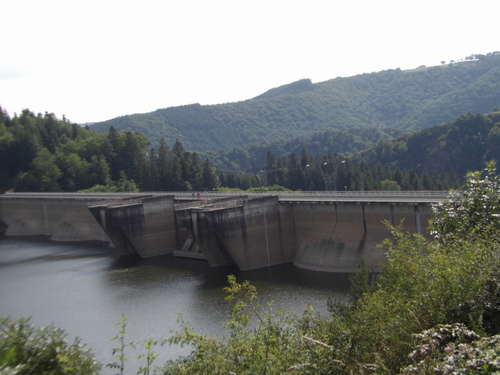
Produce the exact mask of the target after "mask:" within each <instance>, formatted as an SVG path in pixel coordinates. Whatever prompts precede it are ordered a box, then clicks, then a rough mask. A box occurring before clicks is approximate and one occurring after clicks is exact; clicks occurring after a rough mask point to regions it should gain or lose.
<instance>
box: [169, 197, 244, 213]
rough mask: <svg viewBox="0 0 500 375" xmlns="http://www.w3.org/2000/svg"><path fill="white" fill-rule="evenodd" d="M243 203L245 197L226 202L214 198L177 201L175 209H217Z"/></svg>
mask: <svg viewBox="0 0 500 375" xmlns="http://www.w3.org/2000/svg"><path fill="white" fill-rule="evenodd" d="M242 205H243V199H232V200H230V201H224V202H213V201H212V200H203V201H189V202H185V203H176V204H175V205H174V209H175V210H176V211H177V210H186V209H192V208H196V209H205V210H217V209H221V208H230V207H238V206H242Z"/></svg>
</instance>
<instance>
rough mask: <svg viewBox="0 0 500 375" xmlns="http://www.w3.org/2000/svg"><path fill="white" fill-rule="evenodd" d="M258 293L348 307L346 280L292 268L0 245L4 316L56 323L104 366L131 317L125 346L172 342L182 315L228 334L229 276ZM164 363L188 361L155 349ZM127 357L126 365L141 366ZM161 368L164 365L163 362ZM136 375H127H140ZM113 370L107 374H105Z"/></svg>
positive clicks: (278, 304)
mask: <svg viewBox="0 0 500 375" xmlns="http://www.w3.org/2000/svg"><path fill="white" fill-rule="evenodd" d="M229 274H235V275H236V277H237V279H238V281H240V282H241V281H243V280H249V281H250V282H251V283H252V284H254V285H255V286H256V287H257V290H258V293H259V303H260V304H262V305H265V304H267V303H268V302H270V301H273V306H274V307H275V308H282V307H283V308H286V309H288V310H290V311H293V312H297V313H300V312H301V311H302V310H303V309H304V307H305V306H306V305H307V304H311V305H313V306H314V307H315V308H316V309H317V310H318V311H320V312H321V313H322V314H327V313H328V312H327V300H328V299H329V298H331V299H339V300H345V299H346V298H347V295H348V291H349V282H348V276H347V275H345V274H330V273H322V272H314V271H306V270H301V269H298V268H296V267H294V266H293V265H292V264H287V265H282V266H275V267H271V268H266V269H262V270H257V271H250V272H240V271H238V270H237V269H235V268H232V267H222V268H211V267H210V266H208V264H207V263H206V262H205V261H202V260H193V259H182V258H176V257H173V256H161V257H156V258H150V259H139V258H137V257H125V258H124V257H117V256H116V255H115V254H114V253H113V250H112V249H111V248H110V247H108V246H103V245H96V244H81V243H80V244H75V243H73V244H70V243H59V242H50V241H43V240H34V239H18V238H16V239H12V238H5V237H4V238H2V239H0V316H10V317H11V318H13V319H16V318H19V317H23V316H30V317H31V319H32V322H33V323H34V324H35V325H36V326H42V325H47V324H50V323H54V324H55V326H57V327H60V328H63V329H64V330H65V331H66V332H67V334H68V337H69V339H72V338H73V337H75V336H78V337H80V338H81V339H82V341H83V342H84V343H86V344H87V345H88V346H90V347H91V348H92V350H93V352H94V354H95V355H96V358H97V359H98V360H99V361H100V362H101V363H102V364H103V365H106V364H108V363H110V362H113V361H114V359H113V357H112V349H113V348H114V347H116V341H113V340H111V338H113V337H114V336H116V334H117V333H118V329H119V328H118V327H117V326H116V323H117V322H118V321H120V320H121V316H122V314H125V315H126V317H127V324H128V326H127V333H126V339H127V340H129V341H136V342H137V341H143V340H146V339H148V338H160V337H166V336H168V335H169V332H170V331H171V330H174V329H176V328H178V322H177V319H178V316H179V314H181V313H182V316H183V319H184V320H185V321H187V322H189V323H190V325H191V326H192V327H193V328H194V329H195V330H196V331H198V332H200V333H203V334H207V335H217V334H223V328H222V325H223V323H224V321H225V319H226V316H227V312H228V305H227V303H226V302H225V301H224V292H223V290H222V289H223V288H224V286H226V285H227V284H226V280H227V275H229ZM156 351H157V352H160V351H161V352H162V354H161V360H164V359H167V358H175V357H178V356H179V355H183V354H186V353H187V352H186V349H181V348H178V347H170V346H168V347H163V348H158V349H157V350H156ZM136 354H138V352H134V351H130V352H129V355H128V356H129V357H130V359H131V360H130V363H129V364H128V366H130V367H132V368H133V367H135V366H138V363H137V361H135V360H134V359H133V357H134V356H136ZM158 364H160V363H158ZM134 371H135V370H133V371H131V372H129V371H127V373H135V372H134ZM106 372H109V373H111V372H110V371H109V370H106V369H105V368H104V369H103V373H106Z"/></svg>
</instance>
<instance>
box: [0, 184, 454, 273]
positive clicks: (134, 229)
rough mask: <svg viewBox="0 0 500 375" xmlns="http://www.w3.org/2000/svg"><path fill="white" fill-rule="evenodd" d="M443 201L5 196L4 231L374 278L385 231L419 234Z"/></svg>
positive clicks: (436, 197)
mask: <svg viewBox="0 0 500 375" xmlns="http://www.w3.org/2000/svg"><path fill="white" fill-rule="evenodd" d="M445 199H447V193H446V192H425V191H424V192H303V193H281V192H280V193H279V194H276V195H269V193H267V195H264V194H250V195H245V196H243V195H239V194H231V193H218V192H201V193H200V194H196V195H195V194H193V193H177V192H176V193H164V192H158V193H156V192H153V193H141V194H139V193H135V194H132V193H131V194H97V193H96V194H83V193H6V194H3V195H0V232H1V233H3V234H4V235H5V236H12V237H24V236H44V237H47V238H50V239H51V240H53V241H99V242H108V243H109V244H110V245H111V246H112V247H113V248H114V250H113V251H115V252H117V253H118V254H121V255H125V254H138V255H139V256H141V257H143V258H146V257H154V256H159V255H165V254H173V255H174V256H179V257H189V258H195V259H203V260H205V261H207V262H208V263H209V264H210V265H211V266H213V267H218V266H224V265H228V264H235V265H236V266H237V267H238V268H239V269H240V270H243V271H246V270H252V269H258V268H264V267H270V266H273V265H278V264H283V263H289V262H293V263H294V264H295V265H296V266H297V267H300V268H304V269H309V270H315V271H324V272H351V271H352V270H354V269H356V268H357V267H358V266H359V264H360V262H361V261H363V262H364V264H365V265H366V266H368V267H370V268H372V269H374V270H378V269H379V266H380V264H381V262H383V261H384V260H385V251H384V250H383V249H380V248H378V247H377V245H378V244H379V243H380V242H381V241H382V240H383V239H384V238H387V237H388V236H389V234H390V233H389V230H388V229H387V227H386V225H385V224H384V222H388V223H390V224H393V225H398V224H400V223H401V222H402V223H403V228H404V230H405V231H409V232H414V233H422V234H425V231H426V228H427V225H428V221H429V219H430V217H431V212H432V203H435V202H440V201H443V200H445Z"/></svg>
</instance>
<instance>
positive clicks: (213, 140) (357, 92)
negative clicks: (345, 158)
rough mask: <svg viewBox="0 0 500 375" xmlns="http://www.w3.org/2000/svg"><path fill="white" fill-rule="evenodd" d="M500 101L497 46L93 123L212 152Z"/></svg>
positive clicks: (428, 122) (390, 125)
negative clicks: (442, 60)
mask: <svg viewBox="0 0 500 375" xmlns="http://www.w3.org/2000/svg"><path fill="white" fill-rule="evenodd" d="M499 106H500V53H499V52H494V53H491V54H487V55H478V56H474V59H473V60H471V61H466V62H463V63H455V64H447V65H442V66H437V67H430V68H419V69H415V70H408V71H402V70H400V69H395V70H387V71H382V72H378V73H370V74H361V75H357V76H353V77H348V78H335V79H332V80H329V81H325V82H320V83H312V82H311V81H310V80H307V79H305V80H300V81H297V82H293V83H290V84H288V85H284V86H280V87H277V88H274V89H270V90H268V91H267V92H265V93H263V94H262V95H259V96H257V97H255V98H253V99H249V100H245V101H241V102H235V103H226V104H218V105H203V106H202V105H200V104H191V105H185V106H180V107H170V108H165V109H158V110H156V111H154V112H150V113H144V114H135V115H127V116H122V117H118V118H115V119H111V120H108V121H104V122H100V123H95V124H93V125H90V128H91V129H93V130H95V131H97V132H106V131H108V130H109V128H110V126H113V127H114V128H115V129H116V130H118V131H121V130H130V131H139V132H141V133H143V134H144V135H145V136H146V137H147V138H148V139H149V140H150V141H151V142H152V143H153V144H157V143H158V142H159V140H160V139H161V138H165V140H166V141H167V144H173V142H174V141H175V140H176V139H178V140H180V141H181V142H182V143H183V144H184V145H185V147H186V149H189V150H191V151H201V152H207V151H215V150H229V149H231V148H233V147H238V146H243V145H249V144H260V143H262V142H266V143H269V142H273V141H278V140H292V139H295V138H305V137H311V136H313V135H315V134H318V133H321V132H325V131H333V130H343V129H351V128H376V129H384V128H386V129H392V130H408V131H410V130H419V129H425V128H429V127H432V126H436V125H440V124H444V123H447V122H450V121H453V120H454V119H456V118H457V117H458V116H460V115H461V114H463V113H467V112H479V113H487V112H490V111H492V110H493V109H494V108H496V107H499Z"/></svg>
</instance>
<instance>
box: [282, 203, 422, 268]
mask: <svg viewBox="0 0 500 375" xmlns="http://www.w3.org/2000/svg"><path fill="white" fill-rule="evenodd" d="M287 205H291V206H292V207H293V216H294V223H295V241H296V246H297V252H296V255H295V257H294V259H293V262H294V264H295V265H296V266H297V267H300V268H305V269H309V270H317V271H327V272H351V271H352V270H354V269H355V268H357V267H358V266H359V265H360V264H361V262H363V263H364V264H365V265H366V266H367V267H369V268H371V269H373V270H375V271H378V270H380V264H381V263H383V262H384V261H385V250H384V249H382V248H379V247H378V244H380V243H381V241H382V240H384V239H385V238H388V237H389V236H390V231H389V229H388V228H387V226H386V224H385V223H388V224H392V225H399V224H401V225H402V229H403V230H404V231H409V232H413V233H421V234H425V233H423V232H422V231H424V232H425V228H426V227H427V225H428V220H429V219H430V217H431V206H430V205H428V204H421V203H412V204H388V203H386V202H384V203H373V202H322V203H316V204H314V203H311V202H294V203H287Z"/></svg>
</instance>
